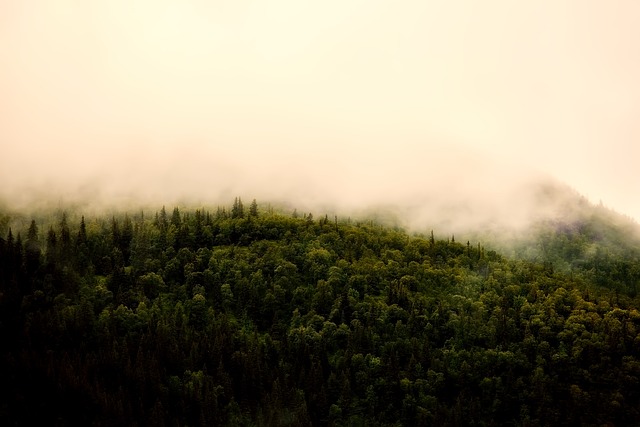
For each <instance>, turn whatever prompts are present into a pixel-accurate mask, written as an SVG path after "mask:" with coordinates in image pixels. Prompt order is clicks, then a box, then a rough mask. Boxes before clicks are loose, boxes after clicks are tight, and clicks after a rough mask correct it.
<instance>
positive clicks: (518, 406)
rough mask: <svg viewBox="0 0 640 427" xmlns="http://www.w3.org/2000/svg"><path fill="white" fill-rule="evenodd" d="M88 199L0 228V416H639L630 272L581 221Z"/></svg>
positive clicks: (161, 421)
mask: <svg viewBox="0 0 640 427" xmlns="http://www.w3.org/2000/svg"><path fill="white" fill-rule="evenodd" d="M81 215H82V213H75V212H73V213H69V214H60V215H56V216H54V217H39V218H34V220H33V221H31V222H30V225H27V226H26V227H24V230H17V229H11V230H7V232H6V234H4V235H3V236H2V237H1V238H0V285H1V286H2V288H1V290H0V334H1V336H2V337H3V338H2V339H3V345H2V350H0V355H1V359H0V387H1V388H2V390H1V396H0V424H2V425H96V426H110V425H158V426H160V425H168V426H186V425H191V426H193V425H258V426H262V425H269V426H272V425H290V426H299V425H303V426H304V425H314V426H316V425H318V426H324V425H331V426H349V425H353V426H360V425H373V426H375V425H398V426H399V425H407V426H414V425H415V426H420V425H425V426H426V425H529V426H546V425H604V424H607V425H638V424H640V387H639V385H640V384H639V381H640V312H639V311H638V310H637V308H638V307H639V301H638V299H637V298H636V297H635V294H634V292H619V290H621V289H624V290H627V289H629V288H628V287H629V286H631V285H634V283H635V282H633V281H634V280H635V277H636V276H634V274H635V272H634V270H632V269H628V270H624V268H622V269H618V270H615V271H616V274H609V273H608V272H607V271H609V270H602V269H601V268H602V265H603V264H601V263H600V262H601V260H602V259H603V258H602V257H600V256H599V255H596V256H594V257H593V258H589V256H590V254H591V253H592V251H595V253H596V254H597V253H598V245H597V242H598V240H597V239H591V240H589V242H586V241H585V243H584V247H583V246H580V245H578V246H580V252H579V254H580V255H581V256H580V257H574V254H573V252H562V251H563V250H565V248H571V247H573V246H572V245H573V243H574V237H575V238H576V239H580V238H582V237H581V236H585V235H586V232H584V231H583V229H580V228H576V229H575V230H574V229H571V230H568V231H567V232H566V233H564V232H563V231H562V230H561V228H558V227H556V228H553V233H552V234H550V235H549V236H548V237H547V239H548V240H545V238H542V237H541V239H542V240H541V242H542V244H544V243H545V242H547V243H549V245H551V248H552V250H551V251H550V252H549V253H550V254H556V253H557V254H558V256H559V257H560V258H559V259H558V260H556V261H557V262H555V261H554V262H551V261H550V259H551V258H544V257H543V258H539V257H537V256H530V257H527V256H521V257H518V256H508V257H507V256H505V255H501V254H499V253H497V252H496V251H495V248H494V249H493V250H492V249H491V248H490V247H489V243H487V244H485V243H482V242H481V243H478V242H475V241H474V242H467V241H463V242H460V241H456V240H455V239H454V238H452V237H451V236H448V238H444V239H441V238H438V233H437V230H435V231H436V233H435V237H434V235H433V234H428V233H427V235H425V236H416V235H410V234H407V233H406V232H404V231H402V230H400V229H394V228H388V227H383V226H381V225H377V224H375V223H372V222H360V223H358V222H353V221H348V220H344V219H340V218H335V217H334V218H328V217H325V216H321V217H319V218H316V217H314V216H313V215H311V214H306V215H297V214H296V215H283V214H274V213H271V212H268V211H267V212H265V211H264V210H261V209H259V207H258V205H257V204H255V203H252V204H251V206H249V207H245V206H243V205H242V203H241V201H240V200H239V199H237V200H236V202H235V203H234V205H233V207H232V208H230V209H229V210H225V209H218V210H217V211H215V212H213V211H211V212H210V211H207V210H204V209H200V210H186V209H184V210H182V211H181V210H179V209H178V208H175V209H173V211H170V212H167V211H165V209H164V208H163V209H161V210H159V211H158V212H154V213H149V212H145V213H144V214H142V213H132V212H129V213H124V212H123V213H121V214H117V215H108V216H95V217H93V216H92V217H89V216H87V217H82V216H81ZM11 223H15V221H12V218H11V217H8V218H7V221H6V224H11ZM27 224H29V221H27ZM546 230H548V229H544V230H543V231H546ZM558 230H559V231H558ZM572 233H573V234H572ZM596 235H597V233H596ZM540 236H542V234H540ZM563 236H564V237H566V240H567V241H568V242H569V244H567V245H565V244H564V243H563V244H559V243H557V242H556V241H560V240H562V239H563V238H564V237H563ZM601 241H603V242H606V243H607V244H606V245H605V246H607V247H615V245H613V244H609V241H608V240H607V241H605V240H601ZM485 245H486V246H487V247H485ZM556 247H557V248H558V249H557V250H556V249H553V248H556ZM558 251H559V252H558ZM623 252H624V251H622V252H620V253H617V252H615V251H613V250H608V252H607V254H608V257H609V258H607V259H608V261H609V262H610V264H612V265H618V264H616V262H617V261H619V260H621V259H622V258H620V256H621V255H623ZM539 253H543V252H539ZM521 255H522V254H521ZM529 255H531V254H529ZM534 255H535V254H534ZM574 258H575V259H578V258H579V259H580V260H581V261H580V262H582V260H586V261H585V262H586V263H583V264H579V263H576V264H575V265H570V266H571V267H572V268H559V266H561V263H560V261H562V262H565V261H566V262H569V261H568V260H571V259H574ZM589 259H593V260H597V262H598V264H597V266H593V267H592V266H590V265H589V264H588V262H590V261H589ZM621 265H627V266H628V267H629V268H631V267H633V265H634V264H633V258H629V259H626V261H624V263H622V264H621ZM636 265H637V264H636ZM611 271H613V270H611ZM603 277H604V278H605V279H606V280H604V281H603V280H602V278H603ZM634 286H635V285H634ZM616 290H618V292H616Z"/></svg>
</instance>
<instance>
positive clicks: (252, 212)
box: [249, 199, 258, 217]
mask: <svg viewBox="0 0 640 427" xmlns="http://www.w3.org/2000/svg"><path fill="white" fill-rule="evenodd" d="M249 216H250V217H257V216H258V203H257V202H256V199H253V201H252V202H251V206H249Z"/></svg>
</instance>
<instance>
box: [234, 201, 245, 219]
mask: <svg viewBox="0 0 640 427" xmlns="http://www.w3.org/2000/svg"><path fill="white" fill-rule="evenodd" d="M231 218H234V219H235V218H244V205H243V204H242V199H241V198H240V197H236V199H235V200H234V201H233V207H232V208H231Z"/></svg>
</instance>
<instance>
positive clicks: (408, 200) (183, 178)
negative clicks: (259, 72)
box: [0, 143, 578, 235]
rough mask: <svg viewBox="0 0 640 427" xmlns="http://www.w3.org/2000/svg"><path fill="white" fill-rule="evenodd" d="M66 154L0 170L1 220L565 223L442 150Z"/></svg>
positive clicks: (441, 229) (464, 154)
mask: <svg viewBox="0 0 640 427" xmlns="http://www.w3.org/2000/svg"><path fill="white" fill-rule="evenodd" d="M381 147H385V148H381ZM77 148H78V150H77V151H76V152H73V153H69V152H66V153H56V152H55V149H51V151H50V152H48V153H46V155H42V154H40V155H39V156H38V158H39V159H41V160H40V163H39V164H37V165H34V164H33V163H29V155H28V153H24V157H23V158H22V159H21V161H20V162H17V163H15V164H14V165H15V166H14V167H13V168H12V169H11V170H10V171H9V172H8V173H7V171H5V175H6V178H5V182H6V183H7V184H8V185H5V186H3V187H2V188H1V189H0V197H1V199H2V202H3V205H4V206H5V210H10V211H21V212H23V213H25V214H28V213H29V212H35V211H37V210H42V209H68V208H69V207H75V208H76V209H78V210H80V211H87V212H98V213H99V212H100V211H105V210H109V211H111V210H137V209H151V210H155V209H158V208H159V207H161V206H163V205H166V206H168V207H169V206H173V205H178V206H186V207H199V206H209V207H215V206H217V205H221V206H227V205H230V204H231V203H232V201H233V199H234V197H237V196H238V197H241V198H242V199H243V200H244V201H245V202H247V203H248V202H249V201H251V200H252V199H254V198H255V199H257V201H258V202H259V203H260V204H261V205H266V204H271V205H273V206H276V207H277V208H278V209H281V210H283V211H287V210H289V211H293V209H297V210H298V211H299V212H312V213H313V214H314V215H324V214H329V215H331V216H333V215H334V214H335V215H338V216H341V217H344V216H349V217H354V218H355V217H367V218H375V219H376V220H378V221H381V222H385V223H388V224H393V225H400V226H403V227H406V228H408V229H410V230H412V231H416V232H425V231H427V230H431V229H434V230H436V231H437V232H438V233H439V234H443V235H444V234H451V233H463V232H471V233H478V232H480V231H483V230H484V231H487V230H502V231H506V230H515V229H519V228H522V227H525V226H527V225H528V224H530V223H531V222H532V221H534V220H538V219H541V218H543V217H546V216H549V215H559V214H561V213H562V212H565V213H566V212H568V210H567V206H566V205H567V204H575V203H576V200H578V198H577V195H576V194H574V193H572V192H571V191H567V190H566V189H563V190H562V191H560V192H558V191H555V195H554V197H547V198H544V197H543V196H544V192H543V190H544V189H545V188H547V190H549V188H551V189H552V190H553V187H554V186H556V188H560V187H559V184H557V183H555V184H554V182H555V181H553V180H552V178H550V177H548V176H545V175H543V174H541V173H537V172H535V171H534V170H532V169H529V168H527V167H525V166H524V165H522V164H514V163H513V162H510V163H507V162H500V161H499V160H497V159H491V158H488V157H487V156H484V155H483V154H482V153H478V152H474V151H473V150H469V149H465V148H463V147H455V146H452V145H450V144H449V145H446V144H433V143H431V144H424V145H422V146H421V145H419V144H415V145H411V144H395V145H386V146H381V145H377V146H371V147H367V146H366V145H361V146H358V145H355V144H344V145H343V146H342V148H340V149H337V148H336V146H335V145H331V148H330V149H325V148H324V147H323V145H322V144H321V143H317V144H313V145H309V144H305V145H302V144H301V145H295V144H291V145H289V146H287V147H285V146H283V145H280V146H271V147H269V146H257V145H252V146H247V147H241V146H240V147H238V146H235V147H233V146H229V147H225V148H222V149H219V148H212V145H207V144H184V145H181V146H175V145H164V146H152V145H150V144H147V145H145V144H142V145H136V146H131V147H127V146H124V145H120V146H118V145H111V146H106V147H104V148H102V149H101V150H98V151H97V152H96V151H95V150H94V151H88V150H87V151H84V150H82V148H81V147H77ZM43 159H47V161H43ZM560 195H562V196H560Z"/></svg>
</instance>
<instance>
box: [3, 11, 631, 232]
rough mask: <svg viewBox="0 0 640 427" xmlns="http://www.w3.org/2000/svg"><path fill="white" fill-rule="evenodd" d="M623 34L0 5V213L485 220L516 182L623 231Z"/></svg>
mask: <svg viewBox="0 0 640 427" xmlns="http://www.w3.org/2000/svg"><path fill="white" fill-rule="evenodd" d="M639 22H640V2H638V1H636V0H626V1H623V0H620V1H614V2H604V1H599V0H598V1H596V0H580V1H536V2H520V1H492V0H489V1H471V0H462V1H460V0H458V1H455V0H454V1H444V0H441V1H424V0H423V1H404V2H390V1H371V0H369V1H364V0H340V1H337V0H335V1H334V0H325V1H321V2H311V1H301V0H295V1H294V0H286V1H285V0H275V1H262V2H259V1H249V0H240V1H231V0H229V1H215V0H153V1H152V0H141V1H140V0H109V1H98V0H58V1H56V0H49V1H47V0H31V1H29V0H26V1H23V0H2V1H0V147H1V156H0V180H1V182H2V185H1V186H0V194H5V195H6V194H13V192H15V191H18V192H21V193H22V194H23V196H24V195H25V194H27V195H28V193H25V191H27V189H28V188H31V189H33V190H36V189H37V190H43V189H45V188H47V189H48V188H51V189H52V191H53V190H55V191H59V189H60V188H61V187H64V188H65V189H66V191H67V192H71V193H74V192H77V191H84V192H87V193H91V194H95V193H96V192H97V193H100V194H102V195H103V196H104V197H114V198H116V197H122V196H125V195H129V196H131V195H135V196H136V197H138V196H139V195H140V194H144V197H145V198H147V199H149V200H153V199H154V198H156V199H162V198H165V199H166V198H175V197H177V196H178V195H185V196H193V197H198V198H200V199H202V200H205V201H206V200H207V198H211V199H217V198H218V197H219V196H220V195H224V196H227V195H229V194H231V195H233V194H234V193H236V192H241V193H243V194H247V197H250V196H253V195H255V196H256V197H261V198H263V199H264V198H269V197H275V198H278V197H279V198H286V197H291V198H295V199H300V200H302V201H304V202H317V203H322V202H327V203H331V202H340V203H344V202H347V201H351V202H353V204H354V205H355V204H357V203H355V201H357V202H358V203H361V204H363V203H364V204H366V203H375V202H389V203H396V202H397V203H400V202H402V201H406V200H407V199H410V198H412V197H415V196H416V195H420V194H421V192H424V194H438V195H440V196H442V197H446V196H444V195H442V193H450V194H451V193H455V194H459V195H460V196H461V197H467V196H468V195H469V194H474V195H475V196H474V197H478V194H479V193H480V191H481V189H482V191H484V192H483V193H482V198H484V199H491V198H492V197H501V195H503V193H502V192H501V189H500V188H499V187H500V185H503V184H504V183H505V182H508V183H511V182H515V181H519V180H521V179H523V178H524V177H525V174H524V172H523V171H528V170H534V171H538V172H542V173H547V174H550V175H552V176H554V177H557V178H558V179H560V180H563V181H565V182H566V183H568V184H569V185H571V186H573V187H574V188H576V189H577V190H578V191H580V192H581V193H583V194H585V195H587V196H588V197H590V198H591V199H592V200H593V201H595V202H597V201H599V200H600V199H602V201H603V202H604V203H605V204H607V205H608V206H611V207H613V208H615V209H617V210H619V211H621V212H622V213H625V214H628V215H632V216H634V217H635V218H636V219H640V198H639V197H637V195H636V193H637V191H636V189H637V188H638V184H639V183H640V168H638V167H637V163H638V161H639V160H640V120H638V117H639V116H640V115H639V113H640V79H639V78H638V77H637V76H640V25H638V23H639ZM489 165H490V166H489ZM471 172H473V173H474V177H473V179H471V180H470V179H469V178H468V177H469V175H470V173H471ZM479 175H482V176H483V178H479V177H478V176H479ZM469 181H472V182H469ZM488 187H489V188H488ZM97 189H99V191H98V190H97ZM456 192H457V193H456ZM26 199H28V197H26Z"/></svg>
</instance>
